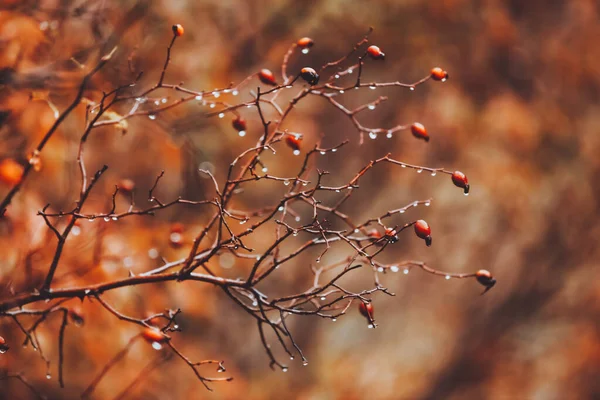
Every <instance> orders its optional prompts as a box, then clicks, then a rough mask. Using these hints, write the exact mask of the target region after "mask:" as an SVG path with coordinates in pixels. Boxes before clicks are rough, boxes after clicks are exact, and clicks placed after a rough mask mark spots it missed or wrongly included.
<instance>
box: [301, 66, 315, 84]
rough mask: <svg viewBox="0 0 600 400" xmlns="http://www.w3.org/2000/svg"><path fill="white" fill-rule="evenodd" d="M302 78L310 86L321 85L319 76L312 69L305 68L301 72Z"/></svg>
mask: <svg viewBox="0 0 600 400" xmlns="http://www.w3.org/2000/svg"><path fill="white" fill-rule="evenodd" d="M300 77H301V78H302V79H304V80H305V81H306V82H308V84H309V85H311V86H314V85H316V84H317V83H319V74H317V71H315V70H314V69H313V68H311V67H304V68H302V70H301V71H300Z"/></svg>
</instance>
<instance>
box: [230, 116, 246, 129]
mask: <svg viewBox="0 0 600 400" xmlns="http://www.w3.org/2000/svg"><path fill="white" fill-rule="evenodd" d="M231 125H233V128H234V129H235V130H236V131H238V132H240V131H245V130H246V120H245V119H244V118H242V117H237V118H235V119H234V120H233V121H231Z"/></svg>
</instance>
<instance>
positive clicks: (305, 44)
mask: <svg viewBox="0 0 600 400" xmlns="http://www.w3.org/2000/svg"><path fill="white" fill-rule="evenodd" d="M314 44H315V42H314V41H313V40H312V39H311V38H309V37H303V38H302V39H299V40H298V42H296V45H298V47H300V48H301V49H308V48H310V47H313V45H314Z"/></svg>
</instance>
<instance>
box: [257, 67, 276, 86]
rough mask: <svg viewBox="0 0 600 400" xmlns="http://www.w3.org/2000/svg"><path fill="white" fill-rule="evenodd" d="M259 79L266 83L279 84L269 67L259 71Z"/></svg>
mask: <svg viewBox="0 0 600 400" xmlns="http://www.w3.org/2000/svg"><path fill="white" fill-rule="evenodd" d="M258 79H260V81H261V82H262V83H264V84H265V85H270V86H277V81H276V80H275V75H273V73H272V72H271V71H270V70H268V69H266V68H265V69H261V70H260V72H259V73H258Z"/></svg>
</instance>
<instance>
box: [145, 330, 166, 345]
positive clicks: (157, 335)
mask: <svg viewBox="0 0 600 400" xmlns="http://www.w3.org/2000/svg"><path fill="white" fill-rule="evenodd" d="M142 336H143V337H144V339H146V341H148V342H149V343H153V342H156V343H164V342H166V341H167V340H169V337H168V336H167V335H165V334H164V333H162V332H161V331H159V330H158V329H155V328H146V329H145V330H144V332H142Z"/></svg>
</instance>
